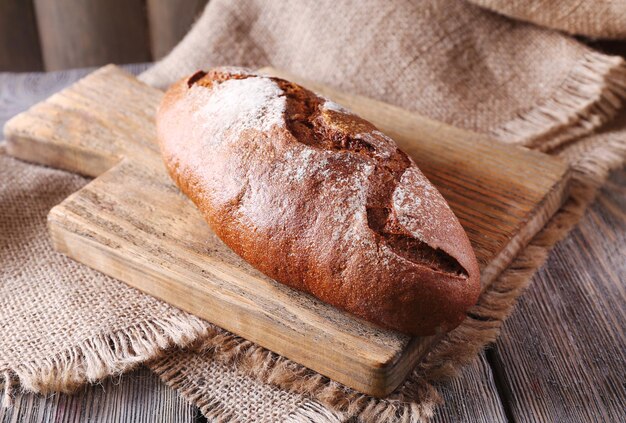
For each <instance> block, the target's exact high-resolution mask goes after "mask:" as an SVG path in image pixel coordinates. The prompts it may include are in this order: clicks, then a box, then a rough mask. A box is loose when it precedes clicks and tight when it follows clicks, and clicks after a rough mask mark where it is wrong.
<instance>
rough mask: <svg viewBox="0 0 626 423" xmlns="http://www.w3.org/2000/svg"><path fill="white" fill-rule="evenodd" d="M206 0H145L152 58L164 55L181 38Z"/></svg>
mask: <svg viewBox="0 0 626 423" xmlns="http://www.w3.org/2000/svg"><path fill="white" fill-rule="evenodd" d="M207 2H208V0H184V1H172V0H147V2H146V7H147V9H148V22H149V27H150V45H151V48H152V57H153V59H154V60H157V59H160V58H161V57H163V56H165V55H166V54H167V53H169V52H170V50H171V49H172V48H173V47H174V46H175V45H176V44H178V42H179V41H180V40H182V38H183V36H185V34H186V33H187V31H189V29H190V28H191V25H192V24H193V23H194V21H195V20H196V18H197V17H198V16H199V14H200V13H201V12H202V10H203V9H204V6H205V5H206V4H207Z"/></svg>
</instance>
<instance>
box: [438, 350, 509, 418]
mask: <svg viewBox="0 0 626 423" xmlns="http://www.w3.org/2000/svg"><path fill="white" fill-rule="evenodd" d="M436 387H437V389H438V390H439V392H440V393H441V396H442V398H443V401H444V405H442V406H441V407H438V408H437V409H436V410H435V416H434V417H433V420H432V423H452V422H467V423H469V422H472V423H499V422H502V423H504V422H507V416H506V414H505V411H504V406H503V404H502V402H501V400H500V397H499V395H498V390H497V388H496V384H495V381H494V378H493V374H492V372H491V367H490V365H489V362H488V361H487V358H486V357H485V353H484V352H482V353H481V354H480V355H479V356H478V357H477V358H476V360H475V361H474V362H473V363H472V364H470V365H469V366H467V367H465V368H464V369H463V370H462V371H461V373H460V374H459V375H458V376H457V377H456V378H454V379H452V380H448V381H446V382H442V383H439V384H438V385H436Z"/></svg>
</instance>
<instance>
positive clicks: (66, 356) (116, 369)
mask: <svg viewBox="0 0 626 423" xmlns="http://www.w3.org/2000/svg"><path fill="white" fill-rule="evenodd" d="M206 333H207V323H206V322H204V321H202V320H200V319H198V318H195V317H194V318H191V319H190V318H189V317H184V318H183V317H172V318H171V319H169V320H166V321H160V322H154V321H144V322H141V323H138V324H136V325H133V326H132V327H130V328H127V329H125V330H123V331H118V332H115V333H111V334H107V335H100V336H95V337H93V338H90V339H87V340H86V341H85V342H84V343H83V344H82V345H81V346H80V347H76V348H73V349H70V350H67V351H65V352H64V353H62V354H60V355H58V356H56V357H50V358H49V359H47V360H46V362H45V364H44V365H43V366H42V365H41V363H40V362H38V363H37V366H35V365H34V363H26V364H24V365H22V366H20V367H16V368H8V369H0V389H2V405H3V406H5V407H9V406H11V405H12V402H13V401H12V398H13V396H14V394H15V390H16V388H17V387H18V386H19V387H20V389H21V390H23V391H32V392H39V393H43V394H46V393H49V392H73V391H75V390H76V389H77V388H79V387H80V386H83V385H84V384H85V383H86V382H95V381H98V380H101V379H103V378H105V377H107V376H111V375H116V374H121V373H123V372H126V371H128V370H130V369H132V368H133V367H135V366H136V365H138V364H141V363H144V362H146V361H148V360H151V359H154V358H155V357H157V356H158V355H160V354H162V353H163V351H164V350H166V349H168V348H170V347H172V346H174V345H177V346H181V347H184V346H187V345H189V344H191V343H192V342H194V341H195V340H197V339H198V338H202V337H203V336H205V334H206Z"/></svg>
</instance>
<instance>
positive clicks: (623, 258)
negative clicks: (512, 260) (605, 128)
mask: <svg viewBox="0 0 626 423" xmlns="http://www.w3.org/2000/svg"><path fill="white" fill-rule="evenodd" d="M625 304H626V171H624V170H623V169H622V170H621V171H620V172H617V173H616V174H614V175H613V177H612V179H611V181H610V182H609V184H607V185H606V187H605V189H603V190H602V192H601V194H600V196H599V197H598V200H597V202H596V204H595V205H594V206H593V207H592V208H591V209H590V210H589V212H588V213H587V214H586V216H585V217H584V219H583V221H582V223H581V224H580V225H579V226H578V227H577V228H575V229H574V230H573V231H572V232H571V233H570V234H569V236H568V238H567V239H566V240H565V241H563V242H561V243H560V244H559V245H558V248H556V250H555V251H553V252H552V254H551V255H550V259H549V261H548V264H547V265H546V266H545V267H544V268H543V269H541V271H540V272H539V273H538V274H537V275H536V277H535V279H534V283H533V284H532V285H531V287H530V289H529V290H528V291H527V292H526V293H525V295H524V296H523V297H522V299H521V301H520V303H519V304H518V306H517V309H516V313H515V315H514V316H513V317H512V318H511V319H509V320H508V321H507V322H506V323H505V326H504V336H502V337H501V338H500V339H499V340H498V342H497V344H496V347H495V350H494V358H495V361H494V363H495V364H496V365H497V368H496V370H497V372H498V373H499V374H500V375H502V381H503V388H504V392H505V393H506V400H507V403H508V407H509V409H510V413H511V416H512V417H513V418H514V420H515V421H519V422H536V421H559V422H575V421H576V422H578V421H581V422H583V421H587V422H595V421H598V422H600V421H602V422H624V421H626V382H625V381H626V306H625Z"/></svg>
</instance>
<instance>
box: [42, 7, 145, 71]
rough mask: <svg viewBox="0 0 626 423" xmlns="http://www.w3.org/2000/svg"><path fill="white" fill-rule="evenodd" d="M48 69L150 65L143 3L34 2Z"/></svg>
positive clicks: (43, 53) (44, 58)
mask: <svg viewBox="0 0 626 423" xmlns="http://www.w3.org/2000/svg"><path fill="white" fill-rule="evenodd" d="M34 4H35V12H36V16H37V23H38V27H39V35H40V40H41V50H42V55H43V61H44V66H45V69H46V70H59V69H67V68H76V67H88V66H102V65H105V64H107V63H137V62H147V61H149V60H150V58H151V57H150V42H149V39H148V24H147V18H146V13H145V10H144V3H143V1H142V0H89V1H84V0H34Z"/></svg>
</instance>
